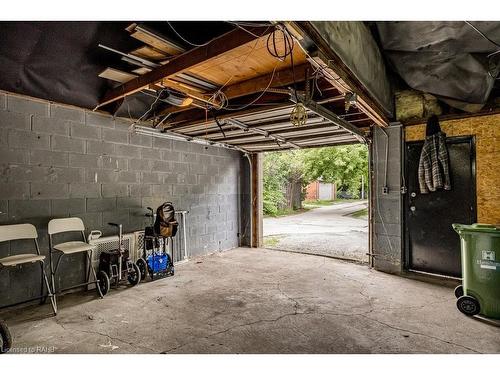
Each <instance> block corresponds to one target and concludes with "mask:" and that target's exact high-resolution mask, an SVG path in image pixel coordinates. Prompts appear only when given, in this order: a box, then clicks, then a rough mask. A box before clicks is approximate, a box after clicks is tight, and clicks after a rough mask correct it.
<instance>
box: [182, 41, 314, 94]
mask: <svg viewBox="0 0 500 375" xmlns="http://www.w3.org/2000/svg"><path fill="white" fill-rule="evenodd" d="M276 44H277V48H278V50H279V51H282V50H283V39H277V43H276ZM305 61H306V56H305V54H304V52H303V51H302V50H301V49H300V48H299V47H298V46H297V45H296V46H295V48H294V50H293V63H294V65H301V64H303V63H304V62H305ZM290 66H291V58H290V57H287V58H286V59H285V60H284V61H282V62H280V61H279V60H278V59H277V58H276V57H274V56H272V55H271V54H270V53H269V51H268V50H267V37H263V38H259V39H258V40H257V41H251V42H249V43H246V44H244V45H242V46H240V47H238V48H235V49H234V50H232V51H230V52H228V53H225V54H223V55H221V56H218V57H217V58H215V59H212V60H210V61H208V62H207V63H201V64H198V65H197V66H195V67H193V68H191V69H190V70H189V71H190V72H192V73H195V74H197V75H198V76H200V77H202V78H204V79H207V80H209V81H212V82H215V83H217V84H219V85H224V84H225V83H226V82H228V84H235V83H238V82H242V81H245V80H248V79H251V78H255V77H258V76H261V75H265V74H268V73H271V72H272V71H273V70H274V69H275V68H276V70H283V69H285V68H287V67H290Z"/></svg>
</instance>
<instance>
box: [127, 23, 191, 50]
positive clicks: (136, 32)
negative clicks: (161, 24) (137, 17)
mask: <svg viewBox="0 0 500 375" xmlns="http://www.w3.org/2000/svg"><path fill="white" fill-rule="evenodd" d="M131 26H132V25H131ZM127 29H129V28H127ZM128 31H129V32H131V35H130V36H131V37H132V38H135V39H137V40H140V41H141V42H143V43H145V44H147V45H149V46H151V47H154V48H156V49H157V50H160V51H162V52H164V53H166V54H168V55H179V54H181V53H183V52H185V49H184V48H182V47H181V46H179V45H178V44H176V43H174V42H172V41H171V40H168V39H167V38H165V37H164V36H160V35H158V34H156V33H154V32H153V31H151V30H149V29H147V28H146V27H144V26H139V25H136V26H135V27H134V28H133V29H132V28H131V29H129V30H128Z"/></svg>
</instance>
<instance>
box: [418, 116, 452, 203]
mask: <svg viewBox="0 0 500 375" xmlns="http://www.w3.org/2000/svg"><path fill="white" fill-rule="evenodd" d="M418 183H419V186H420V193H422V194H426V193H429V192H433V191H436V190H438V189H445V190H451V182H450V167H449V157H448V149H447V148H446V134H444V133H443V132H442V131H441V127H440V126H439V121H438V118H437V116H431V117H430V118H429V119H428V120H427V127H426V137H425V142H424V147H423V148H422V153H421V154H420V162H419V165H418Z"/></svg>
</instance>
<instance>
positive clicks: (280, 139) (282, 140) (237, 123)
mask: <svg viewBox="0 0 500 375" xmlns="http://www.w3.org/2000/svg"><path fill="white" fill-rule="evenodd" d="M226 121H227V122H229V123H230V124H232V125H234V126H236V127H239V128H240V129H242V130H244V131H247V132H250V133H256V134H260V135H262V136H264V137H265V138H269V139H272V140H274V141H275V142H278V143H284V144H287V145H290V146H292V147H293V148H300V147H299V146H298V145H296V144H295V143H294V142H291V141H289V140H288V139H286V138H284V137H281V136H278V135H273V134H269V132H268V131H266V130H263V129H259V128H250V127H249V126H248V125H247V124H245V123H243V122H241V121H238V120H235V119H227V120H226ZM226 143H229V142H226Z"/></svg>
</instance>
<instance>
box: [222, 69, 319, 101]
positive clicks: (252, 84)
mask: <svg viewBox="0 0 500 375" xmlns="http://www.w3.org/2000/svg"><path fill="white" fill-rule="evenodd" d="M309 67H310V65H309V64H302V65H299V66H296V67H294V68H293V69H292V68H289V69H284V70H280V71H277V72H275V73H274V76H273V74H272V73H269V74H265V75H263V76H260V77H256V78H252V79H249V80H246V81H243V82H240V83H236V84H234V85H231V86H228V87H226V88H225V89H223V90H222V91H223V93H224V94H225V95H226V97H227V98H228V99H234V98H239V97H241V96H246V95H251V94H255V93H258V92H262V91H264V90H265V89H266V88H268V87H273V88H276V87H282V86H287V85H291V84H293V83H294V82H297V83H298V82H302V81H304V80H305V79H306V70H307V68H309Z"/></svg>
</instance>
